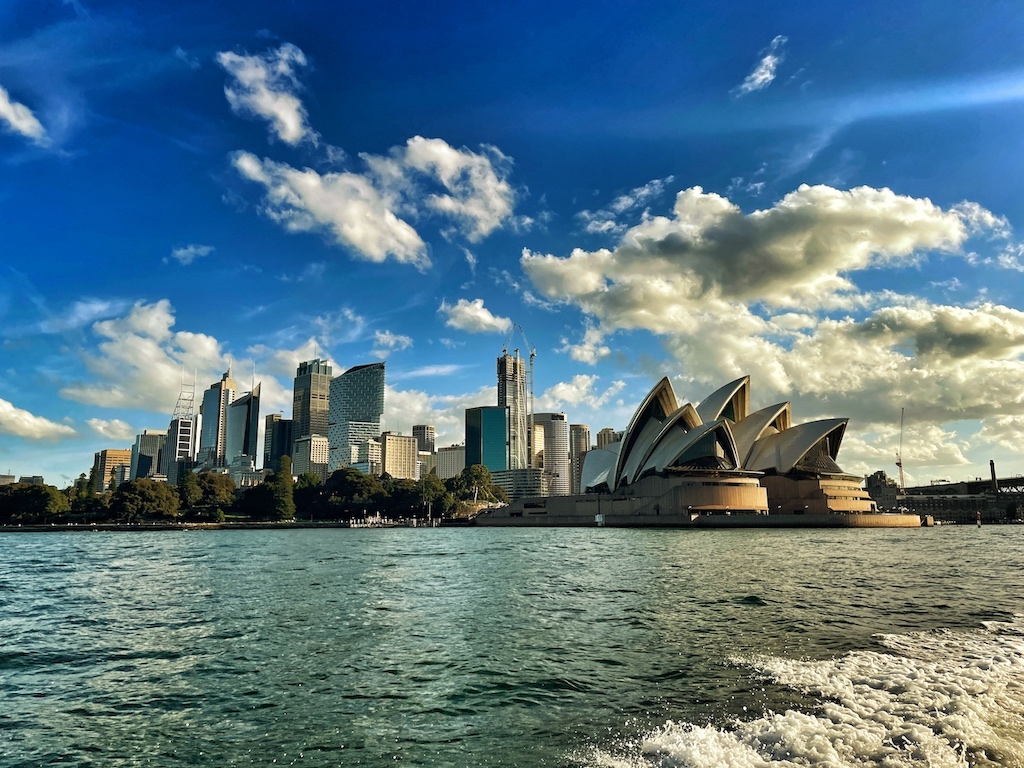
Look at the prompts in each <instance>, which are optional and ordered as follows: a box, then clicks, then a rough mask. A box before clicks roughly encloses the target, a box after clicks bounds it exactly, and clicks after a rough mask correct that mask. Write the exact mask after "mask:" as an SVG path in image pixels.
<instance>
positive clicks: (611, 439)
mask: <svg viewBox="0 0 1024 768" xmlns="http://www.w3.org/2000/svg"><path fill="white" fill-rule="evenodd" d="M621 439H622V433H621V432H616V431H615V430H614V429H612V428H611V427H605V428H604V429H602V430H601V431H600V432H598V433H597V447H598V448H604V447H605V446H608V445H611V444H612V443H617V442H619V440H621Z"/></svg>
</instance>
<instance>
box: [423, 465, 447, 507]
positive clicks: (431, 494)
mask: <svg viewBox="0 0 1024 768" xmlns="http://www.w3.org/2000/svg"><path fill="white" fill-rule="evenodd" d="M419 493H420V503H421V504H422V505H423V506H424V507H425V512H426V513H429V516H430V517H440V516H441V515H442V514H443V512H442V510H441V509H435V507H437V506H438V502H439V501H440V500H441V499H442V498H443V497H444V496H445V495H446V494H447V493H448V489H447V488H445V487H444V482H442V480H441V478H439V477H438V476H437V475H435V474H434V473H432V472H431V473H430V474H428V475H424V476H423V477H421V478H420V480H419Z"/></svg>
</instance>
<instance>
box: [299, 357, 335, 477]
mask: <svg viewBox="0 0 1024 768" xmlns="http://www.w3.org/2000/svg"><path fill="white" fill-rule="evenodd" d="M330 397H331V366H330V365H329V364H327V363H326V362H324V361H323V360H321V359H320V358H317V359H316V360H310V361H309V362H305V363H299V368H298V370H297V371H296V372H295V386H294V390H293V394H292V421H293V422H294V423H293V425H292V430H293V432H294V436H295V442H296V443H298V441H299V440H300V439H301V438H303V437H309V436H310V435H323V436H324V437H327V411H328V408H329V401H330ZM293 458H294V455H293Z"/></svg>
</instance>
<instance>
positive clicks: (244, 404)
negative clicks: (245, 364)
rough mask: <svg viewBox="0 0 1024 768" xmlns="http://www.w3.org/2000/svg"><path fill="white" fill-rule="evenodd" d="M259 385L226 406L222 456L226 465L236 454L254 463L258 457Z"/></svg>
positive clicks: (229, 464)
mask: <svg viewBox="0 0 1024 768" xmlns="http://www.w3.org/2000/svg"><path fill="white" fill-rule="evenodd" d="M260 386H261V384H257V385H256V386H255V387H253V390H252V392H247V393H246V394H244V395H242V396H241V397H239V398H237V399H236V400H234V402H232V403H231V404H230V405H229V406H228V411H227V438H226V440H225V450H224V458H225V459H226V461H227V464H228V466H231V463H232V462H233V461H234V460H235V459H236V458H237V457H238V456H248V457H249V458H250V459H251V460H252V463H253V464H255V462H256V459H257V458H259V453H260V449H259V429H260Z"/></svg>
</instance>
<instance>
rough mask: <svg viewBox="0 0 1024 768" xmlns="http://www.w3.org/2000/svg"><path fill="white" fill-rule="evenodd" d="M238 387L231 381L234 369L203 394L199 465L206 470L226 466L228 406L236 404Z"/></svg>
mask: <svg viewBox="0 0 1024 768" xmlns="http://www.w3.org/2000/svg"><path fill="white" fill-rule="evenodd" d="M237 391H238V385H237V384H236V383H235V380H234V379H233V378H231V366H230V365H229V366H228V369H227V371H226V372H225V373H224V375H223V376H221V378H220V381H217V382H214V383H213V384H211V385H210V388H209V389H207V390H206V392H205V393H203V402H202V404H201V405H200V406H199V413H200V415H201V416H202V417H203V428H202V431H201V432H200V435H199V456H198V460H199V464H200V465H202V466H203V467H206V468H207V469H213V468H215V467H225V466H227V447H228V445H227V441H228V406H229V405H231V403H233V402H234V401H235V393H236V392H237Z"/></svg>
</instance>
